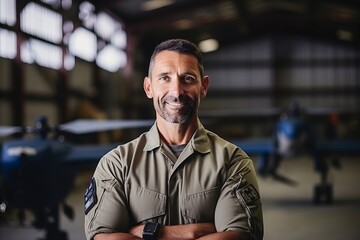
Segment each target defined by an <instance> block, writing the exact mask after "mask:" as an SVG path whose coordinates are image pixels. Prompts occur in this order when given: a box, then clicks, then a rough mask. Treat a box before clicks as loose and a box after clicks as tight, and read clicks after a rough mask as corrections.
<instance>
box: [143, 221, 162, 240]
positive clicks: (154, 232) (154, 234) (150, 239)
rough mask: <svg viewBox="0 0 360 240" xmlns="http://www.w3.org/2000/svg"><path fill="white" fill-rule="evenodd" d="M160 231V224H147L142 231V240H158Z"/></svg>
mask: <svg viewBox="0 0 360 240" xmlns="http://www.w3.org/2000/svg"><path fill="white" fill-rule="evenodd" d="M159 230H160V223H152V222H147V223H146V224H145V226H144V230H143V234H142V235H143V239H145V240H156V239H158V235H159Z"/></svg>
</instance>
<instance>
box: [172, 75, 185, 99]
mask: <svg viewBox="0 0 360 240" xmlns="http://www.w3.org/2000/svg"><path fill="white" fill-rule="evenodd" d="M170 91H171V92H172V93H173V95H175V96H180V95H182V94H183V93H184V86H183V84H182V82H181V79H180V78H179V77H176V78H173V80H172V81H171V83H170Z"/></svg>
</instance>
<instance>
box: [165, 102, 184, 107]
mask: <svg viewBox="0 0 360 240" xmlns="http://www.w3.org/2000/svg"><path fill="white" fill-rule="evenodd" d="M168 104H169V105H170V106H174V107H179V106H182V104H181V103H176V102H172V103H169V102H168Z"/></svg>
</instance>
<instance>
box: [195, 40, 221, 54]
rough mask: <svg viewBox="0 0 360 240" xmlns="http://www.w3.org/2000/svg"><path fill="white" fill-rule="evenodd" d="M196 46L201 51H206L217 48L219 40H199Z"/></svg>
mask: <svg viewBox="0 0 360 240" xmlns="http://www.w3.org/2000/svg"><path fill="white" fill-rule="evenodd" d="M198 46H199V48H200V50H201V51H202V52H203V53H207V52H212V51H215V50H217V49H218V48H219V42H218V41H217V40H216V39H213V38H209V39H206V40H204V41H201V42H200V43H199V44H198Z"/></svg>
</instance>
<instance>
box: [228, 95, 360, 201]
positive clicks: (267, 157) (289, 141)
mask: <svg viewBox="0 0 360 240" xmlns="http://www.w3.org/2000/svg"><path fill="white" fill-rule="evenodd" d="M230 141H232V142H233V143H234V144H236V145H237V146H239V147H241V148H242V149H243V150H244V151H245V152H246V153H247V154H249V155H257V156H258V162H257V171H258V173H259V174H260V175H261V176H272V177H274V179H276V180H279V181H282V182H284V183H287V184H289V185H295V184H296V182H294V181H292V180H291V179H289V178H286V177H284V176H281V175H279V174H278V173H277V169H278V167H279V166H280V163H281V161H282V160H283V159H285V158H287V157H290V156H298V155H299V154H308V155H310V156H311V157H312V159H313V161H314V169H315V171H316V172H317V173H319V174H320V182H319V183H318V184H316V185H315V187H314V195H313V202H314V203H315V204H321V203H324V204H330V203H332V202H333V186H332V184H331V183H330V182H329V179H328V173H329V168H330V167H331V166H333V167H335V168H339V167H340V161H339V157H340V156H350V155H360V141H358V140H343V139H341V140H340V139H319V138H317V136H316V134H315V131H314V129H313V126H312V124H311V123H310V121H308V120H307V118H305V117H304V116H303V115H302V114H301V110H300V107H299V105H298V104H297V103H296V102H292V103H291V104H290V107H289V110H288V112H287V113H286V114H284V115H282V117H281V118H280V120H279V121H278V122H277V123H276V126H275V130H274V133H273V136H272V137H270V138H268V139H254V140H251V139H247V140H242V139H230Z"/></svg>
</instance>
